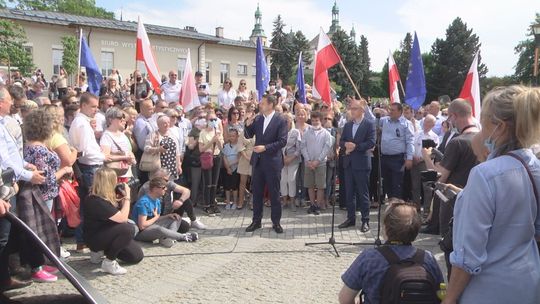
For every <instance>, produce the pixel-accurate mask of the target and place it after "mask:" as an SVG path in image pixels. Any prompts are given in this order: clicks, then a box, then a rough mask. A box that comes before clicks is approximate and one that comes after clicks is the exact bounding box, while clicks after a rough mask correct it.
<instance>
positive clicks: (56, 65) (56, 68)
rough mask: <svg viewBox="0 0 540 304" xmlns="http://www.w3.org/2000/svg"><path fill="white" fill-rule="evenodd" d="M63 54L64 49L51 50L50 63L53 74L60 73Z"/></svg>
mask: <svg viewBox="0 0 540 304" xmlns="http://www.w3.org/2000/svg"><path fill="white" fill-rule="evenodd" d="M63 56H64V50H61V49H53V50H52V64H53V74H56V75H59V74H60V67H61V66H62V57H63Z"/></svg>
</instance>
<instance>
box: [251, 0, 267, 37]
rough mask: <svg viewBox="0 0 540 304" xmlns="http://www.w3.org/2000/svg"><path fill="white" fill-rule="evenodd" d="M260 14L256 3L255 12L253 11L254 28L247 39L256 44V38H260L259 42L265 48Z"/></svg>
mask: <svg viewBox="0 0 540 304" xmlns="http://www.w3.org/2000/svg"><path fill="white" fill-rule="evenodd" d="M261 21H262V13H261V10H260V9H259V4H258V3H257V10H256V11H255V27H254V28H253V31H251V36H249V39H250V40H251V41H252V42H253V43H255V44H257V37H261V42H262V44H263V45H264V46H266V35H265V34H264V30H263V28H262V23H261Z"/></svg>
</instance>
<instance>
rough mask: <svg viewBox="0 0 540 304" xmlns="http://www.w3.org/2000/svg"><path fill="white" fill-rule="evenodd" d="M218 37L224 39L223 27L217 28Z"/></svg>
mask: <svg viewBox="0 0 540 304" xmlns="http://www.w3.org/2000/svg"><path fill="white" fill-rule="evenodd" d="M216 37H218V38H223V27H221V26H218V27H216Z"/></svg>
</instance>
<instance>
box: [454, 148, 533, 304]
mask: <svg viewBox="0 0 540 304" xmlns="http://www.w3.org/2000/svg"><path fill="white" fill-rule="evenodd" d="M513 152H514V153H515V154H518V155H519V156H520V157H521V158H522V159H523V160H524V161H525V163H527V164H528V167H529V168H530V170H531V173H532V175H533V179H534V181H535V183H536V187H537V188H538V189H540V161H539V160H538V159H537V158H536V157H535V155H534V154H533V153H532V152H531V150H529V149H522V150H516V151H513ZM535 235H536V236H539V235H540V208H538V203H537V201H536V198H535V196H534V192H533V188H532V183H531V181H530V178H529V176H528V174H527V171H526V170H525V167H523V165H522V164H521V163H520V162H519V161H518V160H516V159H514V158H512V157H510V156H500V157H497V158H493V159H490V160H488V161H487V162H485V163H482V164H480V165H477V166H476V167H474V168H473V169H472V170H471V172H470V174H469V180H468V181H467V186H466V187H465V188H464V189H463V191H461V192H460V193H459V195H458V197H457V200H456V204H455V207H454V228H453V237H454V239H453V241H454V252H453V253H451V254H450V262H451V263H452V265H454V266H456V267H459V268H461V269H463V270H465V271H466V272H468V273H469V274H471V275H472V277H471V280H470V282H469V284H468V285H467V287H466V288H465V290H464V292H463V294H462V296H461V299H460V301H459V302H460V303H538V299H540V256H539V255H538V247H537V246H536V241H535V239H534V238H535Z"/></svg>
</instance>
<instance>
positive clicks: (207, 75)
mask: <svg viewBox="0 0 540 304" xmlns="http://www.w3.org/2000/svg"><path fill="white" fill-rule="evenodd" d="M204 66H205V68H204V74H205V76H206V82H208V83H209V84H211V81H210V67H211V66H212V64H211V63H210V62H206V63H205V64H204Z"/></svg>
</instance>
